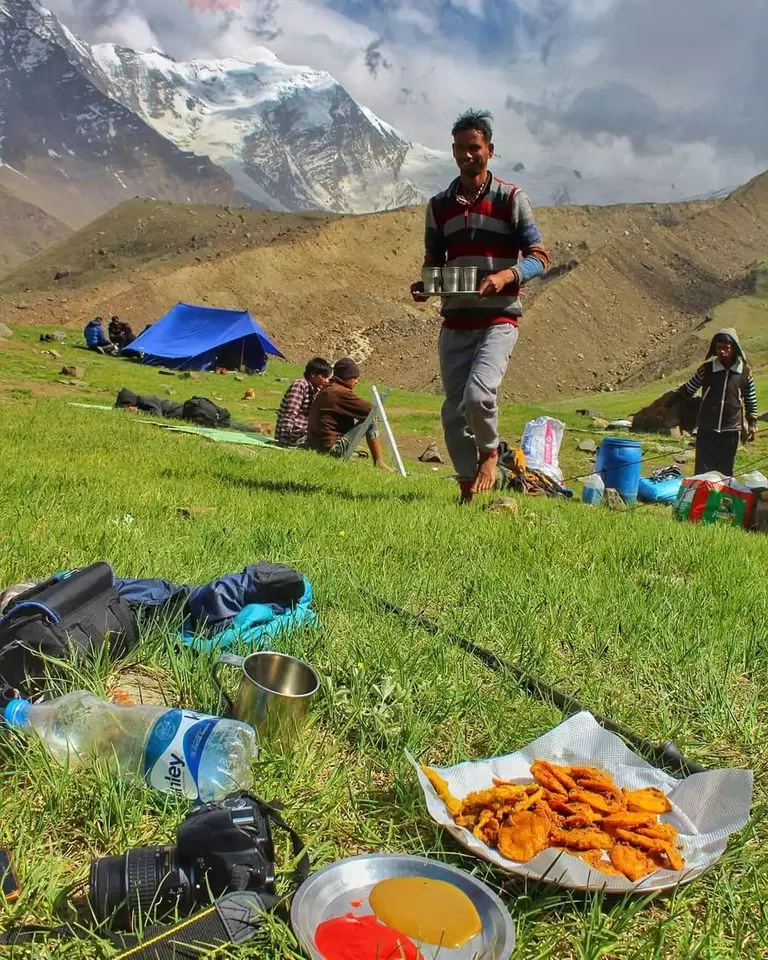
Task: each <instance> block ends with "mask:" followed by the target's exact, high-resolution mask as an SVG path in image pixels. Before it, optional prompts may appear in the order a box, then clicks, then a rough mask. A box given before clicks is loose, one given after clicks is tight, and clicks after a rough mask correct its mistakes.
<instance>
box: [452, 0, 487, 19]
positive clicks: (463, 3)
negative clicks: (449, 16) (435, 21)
mask: <svg viewBox="0 0 768 960" xmlns="http://www.w3.org/2000/svg"><path fill="white" fill-rule="evenodd" d="M450 2H451V5H452V6H454V7H459V8H460V9H462V10H467V11H468V12H469V13H471V14H472V16H474V17H484V16H485V0H450Z"/></svg>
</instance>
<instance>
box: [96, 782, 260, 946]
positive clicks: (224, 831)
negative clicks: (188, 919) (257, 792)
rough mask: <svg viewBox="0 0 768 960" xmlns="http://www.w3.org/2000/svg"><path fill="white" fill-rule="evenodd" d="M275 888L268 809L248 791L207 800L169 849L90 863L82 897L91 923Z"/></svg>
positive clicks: (124, 921)
mask: <svg viewBox="0 0 768 960" xmlns="http://www.w3.org/2000/svg"><path fill="white" fill-rule="evenodd" d="M235 890H255V891H258V892H260V893H264V894H267V895H274V893H275V851H274V844H273V841H272V832H271V830H270V825H269V812H268V810H267V809H266V808H265V807H264V806H263V805H262V804H261V803H260V802H259V801H258V800H257V799H256V798H255V797H252V796H251V795H250V794H248V793H244V792H241V793H233V794H230V795H229V796H228V797H225V799H224V800H222V801H221V803H208V804H206V805H205V806H203V807H200V808H199V809H197V810H193V811H192V812H191V813H189V814H188V815H187V816H186V817H185V819H184V820H182V822H181V823H180V824H179V828H178V831H177V836H176V846H174V847H135V848H134V849H133V850H129V851H128V852H127V853H124V854H122V855H121V856H117V857H103V858H102V859H100V860H94V862H93V863H92V864H91V874H90V882H89V892H88V900H89V903H90V905H91V909H92V910H93V913H94V915H95V916H96V918H97V919H98V920H99V921H106V920H111V923H112V925H113V926H114V927H122V928H125V929H127V928H129V927H130V926H132V924H133V922H134V920H135V919H136V918H137V917H140V916H146V915H147V914H151V915H152V916H153V917H159V916H161V915H164V914H168V913H170V912H173V911H176V910H178V911H179V913H189V912H190V911H191V910H192V909H193V908H194V907H196V906H198V905H200V904H206V903H209V902H210V901H211V900H213V899H215V898H216V897H219V896H221V895H222V894H223V893H225V892H230V891H235Z"/></svg>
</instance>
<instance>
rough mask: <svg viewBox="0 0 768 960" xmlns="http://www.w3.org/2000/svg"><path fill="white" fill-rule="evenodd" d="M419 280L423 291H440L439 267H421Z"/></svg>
mask: <svg viewBox="0 0 768 960" xmlns="http://www.w3.org/2000/svg"><path fill="white" fill-rule="evenodd" d="M421 282H422V283H423V284H424V293H440V267H422V268H421Z"/></svg>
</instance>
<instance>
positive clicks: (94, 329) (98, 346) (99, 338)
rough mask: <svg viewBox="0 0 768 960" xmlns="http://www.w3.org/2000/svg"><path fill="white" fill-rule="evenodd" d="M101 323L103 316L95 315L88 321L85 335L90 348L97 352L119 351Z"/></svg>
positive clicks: (84, 331)
mask: <svg viewBox="0 0 768 960" xmlns="http://www.w3.org/2000/svg"><path fill="white" fill-rule="evenodd" d="M101 324H102V319H101V317H94V318H93V320H89V321H88V323H86V325H85V329H84V330H83V336H84V337H85V343H86V345H87V347H88V349H89V350H94V351H95V352H96V353H117V347H116V346H115V345H114V343H111V342H110V340H109V339H108V337H107V335H106V334H105V333H104V327H102V325H101Z"/></svg>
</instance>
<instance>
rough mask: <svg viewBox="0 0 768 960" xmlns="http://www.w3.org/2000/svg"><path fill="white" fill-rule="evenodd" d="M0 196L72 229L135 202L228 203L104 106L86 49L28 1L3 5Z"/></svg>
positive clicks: (108, 102)
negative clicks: (128, 201)
mask: <svg viewBox="0 0 768 960" xmlns="http://www.w3.org/2000/svg"><path fill="white" fill-rule="evenodd" d="M0 187H4V188H5V190H6V191H7V192H9V193H10V194H12V195H13V196H14V197H16V198H17V199H19V200H22V201H25V202H27V203H31V204H34V205H35V206H37V207H39V208H40V209H41V210H43V211H45V213H47V214H48V215H49V216H52V217H54V218H56V219H58V220H61V221H62V222H64V223H66V224H68V225H70V226H73V227H80V226H83V225H84V224H85V223H87V222H88V221H90V220H92V219H93V217H94V216H96V215H97V214H98V213H100V212H101V211H103V210H104V209H106V208H108V207H110V206H113V205H115V204H117V203H120V202H122V201H123V200H125V199H127V198H129V197H132V196H135V195H136V194H141V195H149V196H155V197H165V198H168V199H172V200H177V201H187V200H198V201H200V200H208V201H210V200H212V199H214V198H220V199H221V201H222V202H227V201H228V200H231V199H232V197H233V194H234V186H233V183H232V180H231V178H230V177H229V175H228V174H226V173H225V172H224V171H223V170H221V169H220V168H218V167H216V166H215V165H214V164H213V163H212V162H211V161H210V160H209V159H207V158H206V157H196V156H193V155H192V154H190V153H188V152H184V151H182V150H180V149H179V148H178V147H177V146H175V145H174V144H173V143H171V142H170V141H169V140H167V139H166V138H164V137H162V136H161V135H160V134H159V133H157V131H156V130H154V129H153V128H152V127H151V126H149V125H148V124H147V123H145V122H144V120H142V119H141V118H140V117H138V116H136V114H134V113H132V112H131V111H130V110H128V109H127V108H126V107H124V106H123V105H122V104H120V103H118V102H116V101H115V100H113V99H111V98H109V97H108V96H106V95H105V94H104V93H103V92H102V91H101V90H100V89H99V88H98V87H97V86H96V85H95V84H94V83H93V82H92V58H91V56H90V52H89V48H88V46H87V45H86V44H83V43H82V42H81V41H80V40H78V39H77V38H76V37H74V36H73V35H72V34H71V33H70V32H69V31H68V30H67V29H66V27H64V26H63V25H62V24H61V23H59V21H58V20H57V19H56V18H55V17H54V16H53V15H52V14H50V13H48V11H46V10H44V9H43V8H41V7H38V6H37V5H36V4H34V3H33V2H31V0H0Z"/></svg>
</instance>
